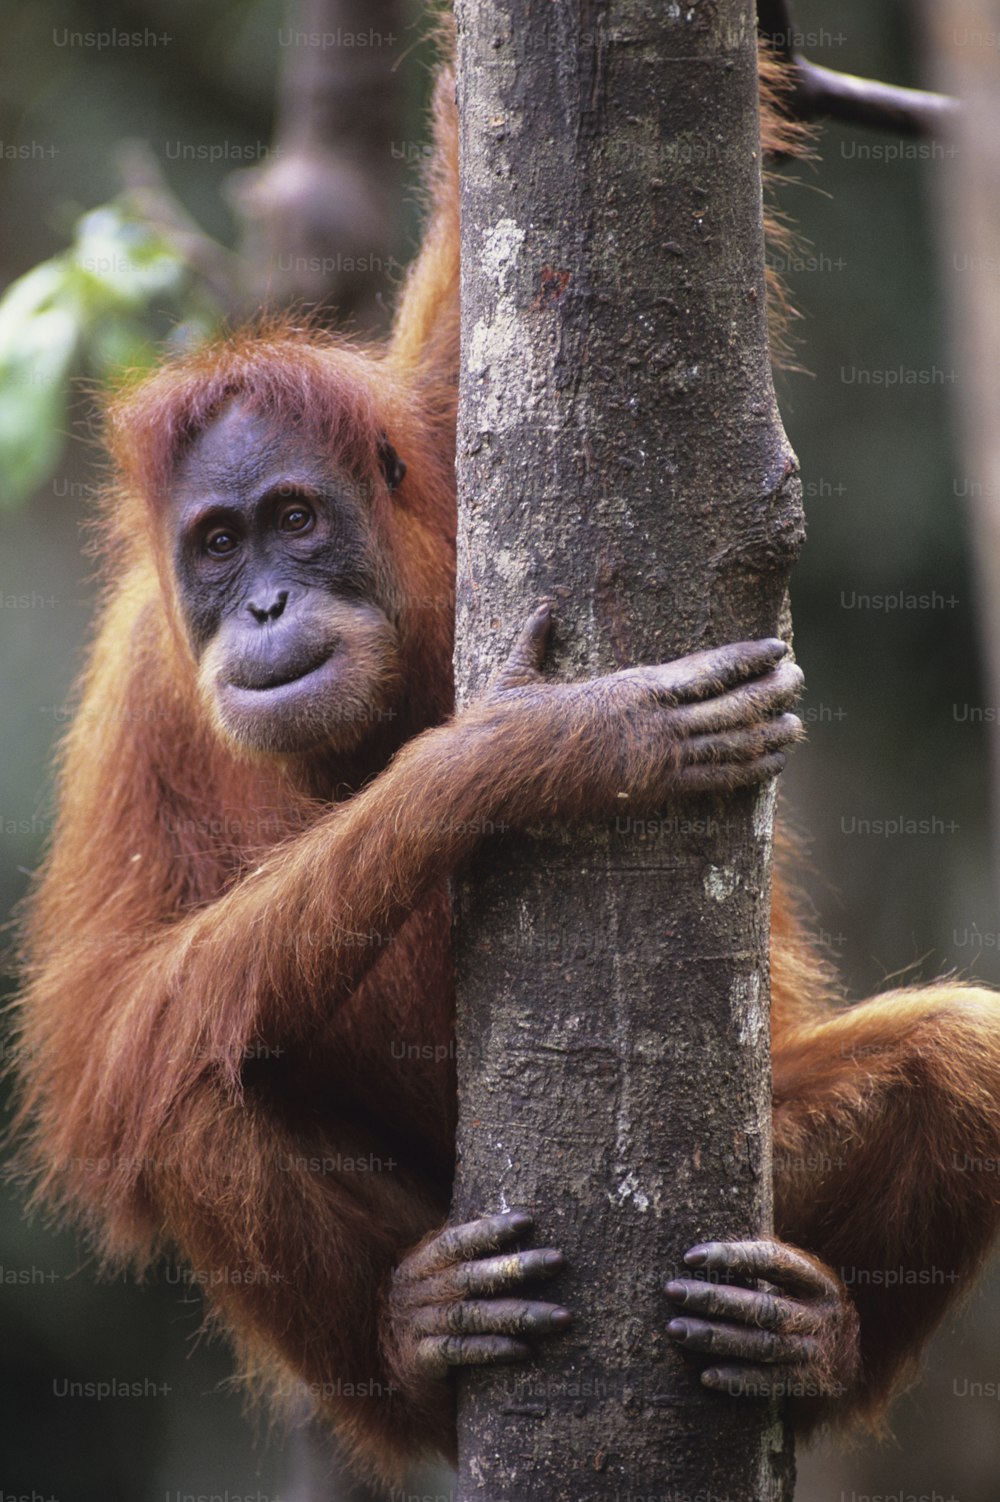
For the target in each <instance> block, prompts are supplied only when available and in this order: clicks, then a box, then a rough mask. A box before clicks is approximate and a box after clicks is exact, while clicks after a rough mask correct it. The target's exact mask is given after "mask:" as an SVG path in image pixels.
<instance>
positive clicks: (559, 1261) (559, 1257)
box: [542, 1252, 566, 1267]
mask: <svg viewBox="0 0 1000 1502" xmlns="http://www.w3.org/2000/svg"><path fill="white" fill-rule="evenodd" d="M565 1261H566V1258H565V1257H564V1256H563V1254H562V1252H546V1253H545V1261H544V1263H543V1264H542V1265H543V1266H544V1267H562V1266H563V1264H564V1263H565Z"/></svg>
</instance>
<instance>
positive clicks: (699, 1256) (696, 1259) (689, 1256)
mask: <svg viewBox="0 0 1000 1502" xmlns="http://www.w3.org/2000/svg"><path fill="white" fill-rule="evenodd" d="M684 1261H685V1262H686V1263H687V1265H688V1267H704V1266H705V1263H706V1262H707V1261H708V1253H707V1252H703V1251H701V1250H700V1249H699V1248H698V1247H692V1248H691V1250H690V1251H689V1252H685V1253H684Z"/></svg>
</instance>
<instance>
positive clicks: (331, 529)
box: [173, 402, 399, 753]
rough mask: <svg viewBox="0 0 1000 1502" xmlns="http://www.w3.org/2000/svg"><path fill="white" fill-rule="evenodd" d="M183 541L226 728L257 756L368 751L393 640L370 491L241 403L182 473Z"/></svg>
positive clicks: (203, 656)
mask: <svg viewBox="0 0 1000 1502" xmlns="http://www.w3.org/2000/svg"><path fill="white" fill-rule="evenodd" d="M388 453H389V454H390V455H391V461H392V462H393V464H394V469H395V467H396V466H398V463H399V461H398V460H396V456H395V455H394V454H392V451H391V449H389V450H388ZM173 529H174V547H173V557H174V567H175V572H176V578H177V585H178V592H179V596H180V601H181V606H182V610H183V614H184V620H185V625H186V628H187V632H188V636H189V639H190V642H191V646H192V649H193V651H194V654H195V657H196V660H197V662H198V664H199V684H200V688H201V692H202V694H203V696H204V697H205V698H206V700H207V701H208V703H209V705H210V708H211V710H212V713H213V718H214V720H215V722H216V725H217V727H218V728H219V730H220V731H221V732H222V733H223V734H224V735H226V736H227V737H228V738H230V739H231V740H233V741H235V742H236V743H237V744H239V745H240V746H242V747H243V748H245V749H249V750H254V751H261V752H281V753H288V752H297V751H308V750H313V749H315V748H316V747H317V746H321V745H326V746H328V747H331V748H334V749H344V748H347V747H348V746H353V745H356V744H357V743H358V742H359V741H360V740H361V739H363V737H364V733H365V728H366V726H368V725H370V724H371V723H372V718H373V715H375V714H377V712H378V711H379V709H380V707H381V706H382V704H383V702H384V698H385V693H386V690H387V687H388V685H389V683H390V681H391V679H392V676H393V674H394V671H395V666H396V641H395V630H394V627H393V625H392V623H391V622H390V620H389V619H388V617H387V616H386V614H385V613H384V611H383V610H382V609H381V608H380V607H379V604H378V602H377V582H376V571H375V567H374V562H373V558H374V544H373V539H372V535H371V527H370V523H369V519H368V500H367V498H366V497H365V496H364V494H363V493H362V491H361V488H360V487H359V486H358V485H357V484H354V483H352V481H351V478H350V477H349V476H346V475H344V474H338V473H337V472H336V471H335V470H334V469H333V468H332V467H331V466H330V465H329V464H328V463H326V462H325V461H324V459H323V458H322V457H321V456H319V455H317V454H316V452H315V449H314V447H313V446H312V445H311V444H310V443H308V442H307V440H306V439H305V438H304V437H302V436H301V435H299V434H295V433H294V432H292V433H285V432H282V431H281V430H280V429H279V428H278V427H277V425H276V424H274V423H272V422H270V421H269V420H267V419H266V418H263V417H260V416H258V415H256V414H254V413H253V412H250V411H248V410H247V409H246V408H244V407H242V406H241V405H240V404H239V403H238V402H234V403H232V404H230V406H228V407H227V408H226V409H225V410H224V411H223V412H222V414H221V415H220V416H219V418H218V419H217V420H216V421H215V422H214V423H213V424H212V425H211V426H210V427H209V428H208V429H207V430H206V432H205V433H204V434H202V436H201V437H200V438H199V439H198V440H197V441H196V443H195V444H194V446H193V447H192V449H191V451H190V453H189V454H188V455H187V457H186V459H185V460H184V462H183V464H182V466H181V468H180V471H179V474H178V477H177V485H176V489H175V503H174V509H173Z"/></svg>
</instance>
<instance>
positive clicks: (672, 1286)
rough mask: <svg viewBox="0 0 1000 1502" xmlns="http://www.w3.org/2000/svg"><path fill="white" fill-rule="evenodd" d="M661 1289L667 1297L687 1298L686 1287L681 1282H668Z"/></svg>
mask: <svg viewBox="0 0 1000 1502" xmlns="http://www.w3.org/2000/svg"><path fill="white" fill-rule="evenodd" d="M663 1291H664V1293H665V1294H666V1295H667V1298H668V1299H685V1298H687V1289H686V1288H685V1287H684V1284H683V1283H668V1284H667V1286H666V1288H665V1289H664V1290H663Z"/></svg>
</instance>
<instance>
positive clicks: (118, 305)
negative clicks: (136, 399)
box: [0, 203, 222, 505]
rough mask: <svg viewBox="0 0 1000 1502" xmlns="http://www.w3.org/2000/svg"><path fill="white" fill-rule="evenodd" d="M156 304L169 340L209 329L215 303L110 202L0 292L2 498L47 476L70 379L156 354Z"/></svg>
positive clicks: (149, 232)
mask: <svg viewBox="0 0 1000 1502" xmlns="http://www.w3.org/2000/svg"><path fill="white" fill-rule="evenodd" d="M164 302H166V305H167V307H168V308H169V309H171V310H172V311H173V313H174V316H175V318H176V320H177V327H176V329H175V333H174V336H173V341H172V342H174V343H175V344H176V343H188V342H191V341H194V340H197V339H200V338H203V337H205V336H206V335H207V334H209V333H210V332H211V331H212V329H213V328H214V327H215V326H216V325H217V323H218V319H219V317H220V315H221V311H222V310H221V308H220V307H219V306H218V304H217V303H216V302H215V301H214V299H213V298H212V295H211V293H210V292H209V290H208V289H207V288H206V287H204V286H203V285H202V284H200V283H199V281H198V280H197V279H196V278H195V277H194V275H193V274H192V272H191V270H190V268H189V267H188V266H187V265H186V264H185V262H184V260H183V258H182V256H181V255H180V254H179V252H178V251H177V250H176V249H175V248H174V247H173V246H172V245H170V244H169V243H168V242H167V240H166V239H164V238H163V236H162V235H160V234H158V233H157V231H156V230H154V229H153V228H151V227H150V226H149V225H147V224H143V223H142V222H141V221H140V220H138V219H136V218H134V217H131V216H130V215H129V213H128V212H127V211H126V210H125V209H124V208H123V207H122V206H121V205H120V204H117V203H109V204H105V205H104V206H103V207H101V208H97V209H92V210H91V211H90V212H89V213H87V214H84V216H83V218H82V219H80V220H79V222H78V224H77V225H76V229H75V234H74V238H73V243H72V245H71V246H70V248H69V249H68V250H66V251H64V252H63V253H62V254H61V255H57V256H53V257H52V258H51V259H50V260H48V261H44V262H43V263H42V264H41V265H40V266H36V267H35V268H34V269H33V270H32V271H29V272H27V273H26V274H25V275H24V276H22V277H19V278H18V279H17V280H16V281H15V282H13V283H12V284H11V285H10V286H9V287H8V288H7V291H6V292H5V293H4V295H3V297H2V298H0V474H2V475H3V476H4V481H3V487H2V489H0V502H3V503H6V504H8V505H11V504H17V503H19V502H22V501H25V500H26V499H27V498H28V497H29V496H30V495H31V494H32V493H33V492H34V491H35V490H37V488H38V487H39V486H40V485H42V484H44V483H45V482H46V481H47V480H49V479H50V478H51V476H52V474H53V473H54V472H55V470H56V467H57V465H58V463H59V460H60V458H61V456H62V452H63V447H64V444H65V441H66V410H67V406H68V402H69V396H70V390H71V383H72V382H73V381H74V379H75V378H76V377H78V376H80V375H87V376H92V377H95V378H96V379H97V380H98V381H99V382H101V383H102V384H103V383H105V382H108V381H110V380H111V379H112V377H114V376H115V375H117V374H118V373H119V372H120V371H122V370H125V369H138V368H144V367H146V366H148V365H151V364H152V363H153V360H154V359H155V358H156V343H155V338H156V331H155V328H154V325H153V323H152V321H151V319H150V317H149V313H150V310H151V308H152V307H153V306H154V304H155V305H156V306H157V307H158V308H159V307H162V306H163V304H164Z"/></svg>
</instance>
